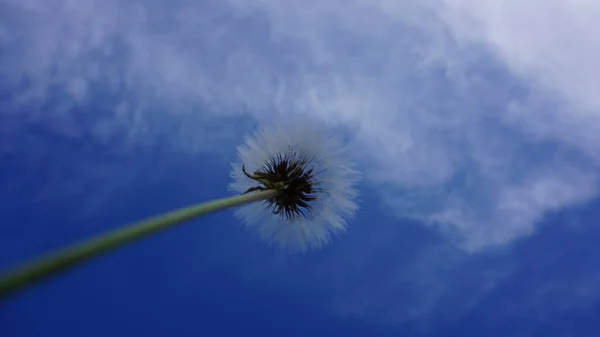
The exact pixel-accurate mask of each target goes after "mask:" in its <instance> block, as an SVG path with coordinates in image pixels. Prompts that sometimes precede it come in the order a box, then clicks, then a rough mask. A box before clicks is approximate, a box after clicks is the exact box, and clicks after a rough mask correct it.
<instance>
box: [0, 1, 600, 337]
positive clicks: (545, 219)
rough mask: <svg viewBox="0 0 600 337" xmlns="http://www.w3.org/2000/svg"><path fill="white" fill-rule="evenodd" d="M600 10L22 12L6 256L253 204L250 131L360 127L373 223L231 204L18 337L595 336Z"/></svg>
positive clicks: (104, 268) (114, 4) (107, 271)
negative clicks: (130, 225) (274, 229)
mask: <svg viewBox="0 0 600 337" xmlns="http://www.w3.org/2000/svg"><path fill="white" fill-rule="evenodd" d="M598 19H600V4H596V3H595V2H591V1H590V2H583V1H582V2H577V3H575V2H567V1H559V0H553V1H541V0H520V1H517V0H508V1H503V2H497V3H493V4H492V3H489V4H483V3H482V2H480V1H475V0H452V1H451V0H426V1H403V2H396V1H365V0H350V1H336V0H320V1H316V0H305V1H297V0H286V1H275V0H261V1H252V2H249V1H241V0H227V1H191V0H175V1H170V2H168V3H167V2H164V1H156V0H155V1H134V0H129V1H117V0H104V1H94V0H78V1H68V0H53V1H48V0H0V163H1V165H0V186H2V188H0V216H1V217H2V219H3V220H2V221H1V222H0V270H2V269H5V268H7V267H9V266H10V265H13V264H15V263H17V262H20V261H23V260H25V259H26V258H30V257H32V256H34V255H35V254H38V253H41V252H44V251H47V250H49V249H53V248H57V247H61V246H63V245H65V244H68V243H72V242H74V241H75V240H77V239H81V238H86V237H89V236H91V235H93V234H97V233H101V232H104V231H106V230H108V229H111V228H115V227H117V226H119V225H121V224H124V223H127V222H129V221H134V220H138V219H140V218H142V217H145V216H149V215H153V214H156V213H159V212H161V211H167V210H169V209H171V208H174V207H180V206H184V205H187V204H191V203H194V202H198V201H201V200H206V199H210V198H215V197H221V196H225V195H228V194H229V192H228V191H227V190H226V186H227V184H228V183H229V169H230V167H229V163H230V162H232V161H233V160H235V147H236V146H237V145H238V144H239V143H240V142H242V141H243V137H244V135H245V134H247V133H248V132H252V131H253V130H255V129H256V128H257V127H260V126H261V125H263V124H266V123H270V122H274V121H275V122H277V121H278V120H285V119H286V116H289V115H298V114H300V115H303V116H305V117H306V118H311V119H315V120H319V121H323V122H326V123H328V125H329V126H331V129H332V132H339V133H341V134H343V135H344V136H345V137H347V138H348V141H349V144H350V146H352V148H353V154H354V156H355V160H356V161H357V164H358V167H359V168H360V170H361V171H362V172H363V175H364V179H363V181H362V182H361V184H360V186H359V189H360V191H361V194H362V195H361V209H360V211H359V213H358V214H357V216H356V218H355V219H354V220H353V221H352V222H351V223H350V226H349V228H348V233H347V234H346V235H344V236H343V237H341V238H340V239H338V240H335V241H334V242H333V243H331V244H330V245H329V246H327V247H326V248H325V249H323V250H322V251H320V252H313V253H306V254H295V255H289V254H286V253H285V252H282V251H279V250H278V249H276V248H275V247H270V246H268V245H267V244H265V243H263V242H261V241H260V240H259V239H258V238H257V235H255V233H252V232H248V231H247V230H245V229H244V228H243V226H242V225H241V224H240V223H239V221H238V220H236V219H235V217H234V216H233V214H232V213H231V212H223V213H219V214H215V215H211V216H210V217H207V218H205V219H202V220H198V221H194V222H191V223H189V224H186V225H185V226H182V227H180V228H177V229H175V230H172V231H169V232H167V233H163V234H161V235H159V236H157V237H153V238H150V239H148V240H145V241H143V242H140V243H138V244H135V245H132V246H131V247H127V248H125V249H123V250H120V251H118V252H115V253H113V254H110V255H107V256H105V257H103V258H101V259H99V260H97V261H95V262H94V263H91V264H89V265H87V266H85V267H83V268H80V269H78V270H76V271H74V272H72V273H69V274H68V275H65V276H64V277H61V278H58V279H56V280H53V281H51V282H48V283H46V284H42V285H40V286H39V287H36V288H35V289H33V290H32V291H30V292H28V293H26V294H23V295H22V296H20V297H19V298H16V299H14V300H13V301H11V302H10V303H7V304H3V305H2V306H1V307H0V329H1V330H0V332H2V335H3V336H4V335H7V336H15V337H17V336H18V337H21V336H55V335H60V336H80V335H86V336H101V335H102V336H105V335H111V336H131V335H142V334H144V335H149V334H157V335H167V334H168V335H174V336H192V335H199V334H205V335H214V336H219V335H224V336H227V335H239V334H242V333H244V334H256V335H259V334H260V335H266V336H270V335H273V336H281V335H287V336H306V335H315V336H320V335H323V336H324V335H349V336H392V335H393V336H398V335H422V336H450V335H460V336H481V335H489V336H541V335H544V336H568V335H570V334H572V335H577V336H595V334H596V332H597V331H600V326H599V325H600V324H599V323H597V322H595V320H594V317H596V316H598V314H600V307H599V303H600V290H599V288H598V287H597V284H598V281H599V280H600V270H599V268H598V267H597V263H595V262H596V261H598V258H599V257H600V249H599V248H597V245H596V242H598V239H600V228H598V226H597V220H596V219H598V217H599V216H600V214H599V213H598V210H597V209H599V208H598V205H599V203H600V202H599V201H598V187H599V183H598V178H599V177H598V173H597V172H598V165H599V163H600V155H598V153H600V139H599V138H600V132H599V131H600V99H599V98H598V95H597V92H598V90H599V89H600V79H599V78H598V76H597V75H596V74H598V72H599V71H600V62H598V61H597V60H598V59H600V37H598V35H597V34H594V33H593V32H595V23H596V22H597V21H598Z"/></svg>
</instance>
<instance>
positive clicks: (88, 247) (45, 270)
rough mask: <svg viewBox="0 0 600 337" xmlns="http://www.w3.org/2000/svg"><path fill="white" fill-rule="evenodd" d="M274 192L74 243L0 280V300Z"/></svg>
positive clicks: (177, 213) (230, 200) (168, 215)
mask: <svg viewBox="0 0 600 337" xmlns="http://www.w3.org/2000/svg"><path fill="white" fill-rule="evenodd" d="M277 193H278V191H277V190H275V189H270V190H266V191H259V192H254V193H249V194H244V195H238V196H234V197H229V198H224V199H219V200H214V201H208V202H204V203H200V204H196V205H192V206H189V207H185V208H182V209H179V210H175V211H172V212H168V213H165V214H162V215H159V216H156V217H153V218H149V219H146V220H142V221H140V222H136V223H133V224H130V225H128V226H125V227H123V228H120V229H116V230H114V231H112V232H108V233H106V234H101V235H99V236H97V237H94V238H91V239H89V240H87V241H84V242H81V243H77V244H74V245H73V246H70V247H67V248H64V249H61V250H58V251H55V252H52V253H49V254H46V255H43V256H41V257H39V258H37V259H35V260H33V261H30V262H29V263H25V264H24V265H22V266H19V267H17V268H15V269H13V270H12V271H9V272H8V273H6V274H4V275H2V276H1V277H0V300H2V299H3V298H4V297H7V296H8V295H11V294H13V293H15V292H17V291H18V290H21V289H23V288H25V287H26V286H28V285H31V284H33V283H34V282H37V281H41V280H43V279H45V278H47V277H50V276H52V275H55V274H58V273H59V272H61V271H65V270H67V269H68V268H70V267H74V266H76V265H77V264H80V263H82V262H85V261H86V260H89V259H91V258H93V257H96V256H98V255H100V254H102V253H104V252H107V251H109V250H111V249H115V248H118V247H120V246H122V245H125V244H127V243H130V242H133V241H136V240H139V239H142V238H144V237H146V236H149V235H151V234H154V233H157V232H160V231H163V230H166V229H168V228H171V227H174V226H175V225H178V224H180V223H182V222H185V221H188V220H192V219H194V218H197V217H200V216H202V215H206V214H208V213H213V212H217V211H220V210H223V209H226V208H230V207H235V206H239V205H242V204H247V203H251V202H254V201H259V200H263V199H267V198H270V197H273V196H275V195H276V194H277Z"/></svg>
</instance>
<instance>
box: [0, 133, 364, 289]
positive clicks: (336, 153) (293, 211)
mask: <svg viewBox="0 0 600 337" xmlns="http://www.w3.org/2000/svg"><path fill="white" fill-rule="evenodd" d="M238 154H239V158H240V163H236V164H234V166H233V171H232V173H231V176H232V178H233V182H232V183H231V184H230V186H229V188H230V189H231V190H233V191H236V192H238V193H239V195H236V196H232V197H228V198H223V199H217V200H213V201H208V202H202V203H198V204H196V205H192V206H189V207H185V208H182V209H179V210H174V211H172V212H168V213H165V214H162V215H159V216H156V217H153V218H151V219H146V220H143V221H140V222H137V223H134V224H130V225H127V226H124V227H122V228H119V229H117V230H114V231H111V232H108V233H105V234H101V235H99V236H97V237H94V238H91V239H89V240H85V241H82V242H80V243H77V244H74V245H72V246H69V247H66V248H64V249H60V250H58V251H56V252H51V253H49V254H46V255H43V256H41V257H39V258H37V259H34V260H33V261H31V262H29V263H25V264H23V265H21V266H18V268H15V269H13V270H11V271H9V272H8V273H6V274H5V275H3V276H1V277H0V301H1V300H2V298H3V297H5V296H8V295H11V294H14V293H15V292H17V291H19V290H21V289H23V288H25V287H26V286H28V285H31V284H33V283H34V282H38V281H41V280H43V279H45V278H48V277H50V276H52V275H56V274H58V273H59V272H61V271H65V270H68V269H69V268H72V267H74V266H76V265H78V264H81V263H83V262H86V261H88V260H90V259H91V258H93V257H96V256H99V255H101V254H103V253H106V252H108V251H110V250H114V249H116V248H118V247H121V246H123V245H125V244H128V243H131V242H134V241H137V240H139V239H142V238H144V237H147V236H149V235H152V234H155V233H158V232H161V231H164V230H166V229H169V228H172V227H174V226H176V225H179V224H181V223H183V222H186V221H188V220H192V219H195V218H198V217H200V216H203V215H206V214H209V213H213V212H217V211H220V210H223V209H226V208H230V207H236V206H240V208H239V209H238V210H237V211H236V214H237V215H238V217H239V218H241V219H242V220H243V221H244V223H246V224H247V225H248V226H251V227H256V228H257V229H258V232H259V233H260V235H261V237H262V238H263V239H266V240H268V241H274V242H277V243H278V244H279V245H280V246H281V247H284V248H288V249H290V250H300V251H305V250H308V249H313V248H320V247H322V246H323V245H325V244H326V243H327V242H329V240H330V239H331V237H332V235H336V234H340V233H343V232H344V231H345V230H346V220H347V219H348V218H349V217H350V216H352V215H353V214H354V212H355V211H356V209H357V205H356V203H355V201H354V200H355V198H356V195H357V193H356V190H355V189H354V187H353V185H354V184H355V182H356V180H357V178H358V174H357V172H356V171H355V170H354V169H353V168H352V163H351V162H350V160H349V158H348V156H347V154H346V152H345V151H344V148H343V147H342V146H341V142H340V141H339V140H338V139H337V138H334V137H328V136H326V135H325V133H324V132H323V130H322V129H320V128H319V127H317V126H316V125H312V124H309V123H301V124H291V125H289V126H286V127H273V128H267V129H264V130H262V131H260V132H258V133H256V134H254V135H252V136H251V137H248V138H247V139H246V142H245V144H243V145H241V146H240V147H239V148H238Z"/></svg>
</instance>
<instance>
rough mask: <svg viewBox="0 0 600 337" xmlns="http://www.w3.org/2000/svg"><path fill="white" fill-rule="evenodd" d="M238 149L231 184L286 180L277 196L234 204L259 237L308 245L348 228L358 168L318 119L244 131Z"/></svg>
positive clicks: (292, 246) (239, 187)
mask: <svg viewBox="0 0 600 337" xmlns="http://www.w3.org/2000/svg"><path fill="white" fill-rule="evenodd" d="M237 150H238V157H239V162H236V163H234V164H233V165H232V171H231V178H232V179H233V181H232V182H231V184H229V189H230V190H232V191H235V192H238V193H247V192H252V191H255V190H265V189H269V188H273V187H274V186H275V185H276V184H280V185H279V186H281V184H283V185H285V188H283V190H282V193H280V194H279V195H278V196H276V197H273V198H270V199H267V200H264V201H262V202H257V203H252V204H248V205H245V206H242V207H240V208H239V209H237V210H236V215H237V216H238V217H239V218H240V219H241V220H242V221H243V222H244V224H246V225H247V226H249V227H252V228H255V229H256V230H257V231H258V233H259V235H260V237H261V238H262V239H263V240H266V241H268V242H272V243H276V244H278V245H279V246H280V247H282V248H285V249H289V250H291V251H306V250H309V249H319V248H321V247H322V246H324V245H325V244H327V243H328V242H329V241H330V240H331V238H332V236H334V235H338V234H341V233H344V232H345V231H346V227H347V220H348V219H349V218H350V217H352V216H353V215H354V213H355V212H356V210H357V209H358V206H357V204H356V197H357V191H356V189H355V188H354V185H355V184H356V182H357V181H358V179H359V174H358V172H357V171H356V170H354V168H353V166H354V165H353V163H352V161H351V159H350V156H349V155H348V152H347V150H346V148H345V147H344V146H343V144H342V142H341V140H340V139H338V138H336V137H332V136H328V135H327V134H326V133H325V132H324V130H323V128H322V127H321V126H320V125H317V124H312V123H308V122H303V123H290V124H289V125H279V126H273V127H268V128H265V129H263V130H261V131H258V132H256V133H254V134H252V135H250V136H248V137H247V138H246V140H245V142H244V144H242V145H240V146H238V149H237Z"/></svg>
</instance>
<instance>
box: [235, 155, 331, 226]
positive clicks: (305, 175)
mask: <svg viewBox="0 0 600 337" xmlns="http://www.w3.org/2000/svg"><path fill="white" fill-rule="evenodd" d="M311 163H312V161H311V160H308V159H307V158H306V157H304V156H301V155H299V154H298V153H296V152H295V151H293V150H290V151H288V152H287V153H285V154H281V153H279V154H277V155H275V156H274V157H273V158H271V159H270V160H268V161H266V162H265V163H264V164H263V166H262V167H261V168H260V169H259V170H257V171H254V173H253V174H248V172H246V169H245V167H244V166H242V171H243V172H244V174H245V175H246V176H247V177H248V178H250V179H252V180H254V181H256V182H258V183H260V185H259V186H255V187H251V188H249V189H248V190H246V192H244V194H245V193H249V192H252V191H257V190H260V191H263V190H268V189H277V190H278V191H279V193H278V194H277V195H276V196H274V197H272V198H270V199H267V204H266V208H267V209H268V210H271V211H272V212H273V214H277V215H279V216H280V217H281V219H285V220H290V221H292V220H294V219H296V218H297V217H298V216H304V217H306V216H307V214H306V213H305V212H309V211H310V210H311V209H312V207H311V205H310V202H311V201H314V200H316V199H317V197H316V193H317V192H319V191H320V190H321V189H320V188H318V185H319V182H318V181H317V180H316V179H315V172H314V170H313V168H311V167H310V166H311Z"/></svg>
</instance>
